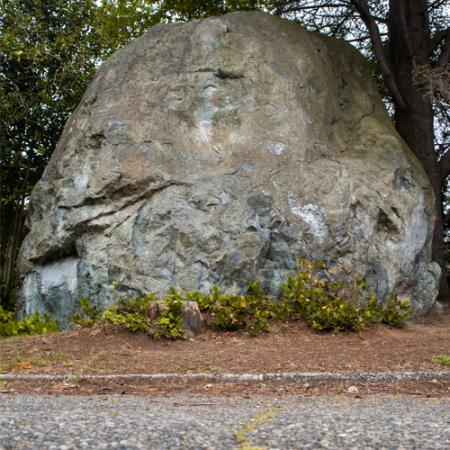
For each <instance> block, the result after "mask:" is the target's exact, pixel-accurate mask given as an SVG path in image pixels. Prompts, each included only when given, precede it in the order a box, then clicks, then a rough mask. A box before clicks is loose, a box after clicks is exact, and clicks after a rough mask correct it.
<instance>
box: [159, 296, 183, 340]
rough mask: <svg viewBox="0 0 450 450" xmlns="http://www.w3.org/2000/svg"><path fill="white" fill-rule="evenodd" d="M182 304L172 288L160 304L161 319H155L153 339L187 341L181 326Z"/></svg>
mask: <svg viewBox="0 0 450 450" xmlns="http://www.w3.org/2000/svg"><path fill="white" fill-rule="evenodd" d="M183 302H184V299H183V298H182V296H181V294H180V293H179V292H178V291H176V290H175V289H173V288H172V289H171V290H170V292H169V293H168V294H167V295H166V297H165V298H164V302H163V303H162V304H161V309H162V312H161V317H159V318H158V319H156V323H157V325H158V330H157V331H156V332H154V333H153V336H154V337H155V338H157V339H159V338H161V337H164V338H166V339H187V334H186V331H185V329H184V324H183Z"/></svg>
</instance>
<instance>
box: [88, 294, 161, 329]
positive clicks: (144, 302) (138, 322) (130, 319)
mask: <svg viewBox="0 0 450 450" xmlns="http://www.w3.org/2000/svg"><path fill="white" fill-rule="evenodd" d="M151 301H155V296H154V295H146V296H145V297H142V298H129V299H121V300H120V301H119V303H118V304H117V305H114V306H111V307H110V308H108V309H107V310H106V311H104V312H103V313H102V314H101V316H100V317H99V318H98V319H97V321H98V322H100V323H103V324H112V325H116V326H118V327H120V328H124V329H126V330H128V331H132V332H137V331H145V332H149V331H150V321H149V319H148V317H147V316H146V311H147V308H148V305H149V303H150V302H151Z"/></svg>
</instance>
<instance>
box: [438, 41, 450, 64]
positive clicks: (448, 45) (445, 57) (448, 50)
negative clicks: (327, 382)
mask: <svg viewBox="0 0 450 450" xmlns="http://www.w3.org/2000/svg"><path fill="white" fill-rule="evenodd" d="M449 63H450V34H448V35H447V37H446V38H445V44H444V46H443V47H442V50H441V54H440V55H439V57H438V60H437V62H436V65H435V67H445V66H446V65H447V64H449Z"/></svg>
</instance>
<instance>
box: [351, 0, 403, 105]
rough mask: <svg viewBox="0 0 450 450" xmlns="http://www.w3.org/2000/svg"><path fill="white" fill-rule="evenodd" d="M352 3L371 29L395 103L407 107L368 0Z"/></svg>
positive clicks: (371, 39)
mask: <svg viewBox="0 0 450 450" xmlns="http://www.w3.org/2000/svg"><path fill="white" fill-rule="evenodd" d="M352 3H353V5H354V7H355V8H356V10H357V11H358V13H359V15H360V16H361V19H362V20H363V22H364V24H365V25H366V27H367V29H368V31H369V36H370V42H371V44H372V49H373V52H374V53H375V56H376V58H377V60H378V63H379V64H380V69H381V73H382V74H383V78H384V81H385V82H386V85H387V87H388V89H389V93H390V94H391V96H392V99H393V100H394V103H395V104H396V105H397V106H398V107H399V108H402V109H403V108H405V107H406V102H405V100H404V99H403V96H402V94H401V92H400V89H399V88H398V86H397V83H396V81H395V77H394V74H393V72H392V69H391V67H390V64H389V60H388V57H387V55H386V52H385V49H384V45H383V41H382V40H381V35H380V30H379V28H378V25H377V24H376V22H375V19H374V18H373V17H372V16H371V14H370V10H369V6H368V4H367V0H352Z"/></svg>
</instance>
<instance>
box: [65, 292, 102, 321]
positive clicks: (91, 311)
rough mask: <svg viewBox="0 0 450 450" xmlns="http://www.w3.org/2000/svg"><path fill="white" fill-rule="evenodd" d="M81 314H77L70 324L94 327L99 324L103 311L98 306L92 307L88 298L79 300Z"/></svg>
mask: <svg viewBox="0 0 450 450" xmlns="http://www.w3.org/2000/svg"><path fill="white" fill-rule="evenodd" d="M79 304H80V312H79V313H75V314H74V315H73V316H72V317H71V319H70V322H73V323H75V324H77V325H81V326H87V327H92V326H93V325H94V324H95V323H97V322H98V320H99V319H100V316H101V314H102V311H101V309H100V308H99V307H98V306H97V305H91V303H90V301H89V299H88V298H87V297H81V298H80V300H79Z"/></svg>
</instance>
